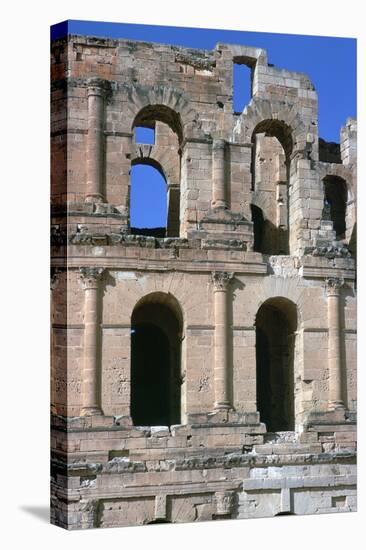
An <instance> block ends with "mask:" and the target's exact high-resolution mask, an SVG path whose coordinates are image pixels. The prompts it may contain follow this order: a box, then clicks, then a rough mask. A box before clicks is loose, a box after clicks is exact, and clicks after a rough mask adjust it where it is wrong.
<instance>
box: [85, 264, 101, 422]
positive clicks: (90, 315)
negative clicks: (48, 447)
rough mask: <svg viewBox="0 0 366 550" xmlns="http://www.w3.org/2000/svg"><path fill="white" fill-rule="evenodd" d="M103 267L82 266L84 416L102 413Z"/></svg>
mask: <svg viewBox="0 0 366 550" xmlns="http://www.w3.org/2000/svg"><path fill="white" fill-rule="evenodd" d="M103 272H104V269H103V268H101V267H82V268H80V273H81V281H82V286H83V289H84V292H85V297H84V327H85V328H84V364H83V377H82V380H83V385H82V410H81V415H82V416H90V415H95V414H102V410H101V406H100V382H99V364H98V337H99V307H98V294H99V280H100V278H101V277H102V274H103Z"/></svg>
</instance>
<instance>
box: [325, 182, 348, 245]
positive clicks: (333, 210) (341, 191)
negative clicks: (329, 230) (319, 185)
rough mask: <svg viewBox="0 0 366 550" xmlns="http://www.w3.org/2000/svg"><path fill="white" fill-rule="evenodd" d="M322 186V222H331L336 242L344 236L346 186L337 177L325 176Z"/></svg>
mask: <svg viewBox="0 0 366 550" xmlns="http://www.w3.org/2000/svg"><path fill="white" fill-rule="evenodd" d="M323 185H324V207H323V213H322V218H323V220H331V221H332V222H333V228H334V231H335V232H336V238H337V239H338V240H341V239H344V238H345V236H346V208H347V184H346V182H345V181H344V179H343V178H341V177H339V176H326V177H325V178H324V179H323Z"/></svg>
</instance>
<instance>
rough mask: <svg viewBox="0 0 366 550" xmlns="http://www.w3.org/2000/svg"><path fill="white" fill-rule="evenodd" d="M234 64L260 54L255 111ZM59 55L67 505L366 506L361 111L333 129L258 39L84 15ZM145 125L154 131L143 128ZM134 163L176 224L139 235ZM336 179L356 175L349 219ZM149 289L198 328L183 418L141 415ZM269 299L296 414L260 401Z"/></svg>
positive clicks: (152, 515)
mask: <svg viewBox="0 0 366 550" xmlns="http://www.w3.org/2000/svg"><path fill="white" fill-rule="evenodd" d="M233 63H243V64H246V65H248V66H249V67H250V68H251V70H252V98H251V100H250V103H249V104H248V105H247V106H246V107H245V109H244V111H243V113H239V114H238V113H234V112H233V106H232V95H233V90H232V74H233ZM51 71H52V121H51V126H52V134H51V151H52V182H51V185H52V269H53V273H52V275H53V277H52V284H51V289H52V290H51V292H52V314H51V316H52V342H51V344H52V366H51V379H52V388H51V412H52V514H53V516H52V521H53V522H54V523H56V524H58V525H61V526H63V527H66V528H71V529H74V528H88V527H108V526H117V525H134V524H144V523H150V522H157V521H171V522H184V521H203V520H208V519H220V518H247V517H265V516H273V515H276V514H279V513H294V514H302V513H303V514H306V513H318V512H319V513H322V512H324V513H328V512H342V511H349V510H355V508H356V500H355V498H356V496H355V495H356V479H355V476H356V466H355V463H356V398H357V394H356V286H355V261H354V258H355V251H356V248H355V235H356V229H355V228H356V202H355V201H356V121H355V120H353V119H348V120H347V122H346V125H345V127H344V128H342V129H341V134H340V136H341V139H340V142H341V143H340V146H339V147H338V146H334V144H327V143H326V142H323V141H320V142H319V136H318V128H317V94H316V91H315V90H314V87H313V85H312V84H311V82H310V81H309V79H308V77H306V75H303V74H301V73H294V72H289V71H286V70H284V69H278V68H275V67H272V66H269V65H268V62H267V54H266V52H265V50H263V49H260V48H252V47H244V46H238V45H228V44H217V45H216V47H215V49H213V50H212V51H201V50H190V49H186V48H180V47H173V46H168V45H159V44H148V43H144V42H130V41H126V40H107V39H97V38H93V37H82V36H69V37H68V38H67V39H62V40H58V41H55V42H54V43H53V44H52V63H51ZM139 126H142V127H148V128H154V129H155V143H154V145H147V144H140V143H138V142H136V137H135V128H136V127H139ZM137 163H143V164H149V165H151V166H153V167H155V168H157V169H158V170H159V171H160V172H161V173H162V174H163V176H164V178H165V180H166V183H167V203H168V219H167V231H166V237H165V238H157V237H154V236H146V235H141V234H140V235H139V234H133V233H135V230H133V231H132V228H131V223H130V187H131V183H130V172H131V168H132V167H133V166H134V165H135V164H137ZM325 178H327V181H328V182H329V181H331V185H333V186H334V187H333V189H338V187H337V186H338V185H340V186H341V185H343V184H344V185H345V186H346V187H345V188H346V190H347V191H346V195H347V198H346V203H345V204H344V211H345V215H344V217H345V227H346V231H345V234H344V235H343V236H342V237H340V236H339V235H338V236H337V235H336V231H335V228H334V220H333V219H332V213H331V211H330V213H329V205H327V204H326V201H325V198H326V197H325V190H324V189H325V188H324V179H325ZM329 178H333V179H331V180H329ZM339 192H340V188H339ZM254 207H256V208H257V214H254V212H255V208H254ZM258 209H260V212H262V214H260V213H259V214H258ZM255 216H257V217H255ZM258 216H259V217H258ZM261 216H262V217H263V221H264V225H261V223H262V222H261ZM259 234H261V239H259V237H258V236H260V235H259ZM258 243H259V244H258ZM264 243H265V244H264ZM141 304H150V305H151V306H154V305H158V306H164V307H167V308H168V310H169V311H170V312H171V315H172V316H173V317H174V318H175V320H176V321H177V326H178V325H179V327H180V328H179V331H177V334H176V335H175V336H176V338H177V342H179V346H178V344H177V348H178V347H180V357H179V362H178V365H179V372H178V379H179V393H180V403H178V404H175V405H177V407H178V409H180V424H179V425H176V426H174V425H170V426H155V425H152V426H150V425H148V426H137V425H136V426H135V425H134V421H133V417H132V416H133V415H132V412H131V411H132V403H131V400H132V397H131V396H132V385H133V383H132V368H131V364H132V351H131V350H132V331H133V330H135V328H134V325H133V315H134V313H135V312H136V311H137V309H138V307H139V306H140V305H141ZM261 307H268V308H272V309H269V310H268V311H274V312H275V313H276V312H277V313H278V312H279V313H280V314H281V315H282V317H279V318H282V319H287V321H288V324H289V327H292V328H291V330H290V329H289V330H290V332H289V334H288V335H286V338H287V337H288V340H289V342H288V344H287V345H286V342H285V338H284V334H285V333H284V332H283V330H282V329H283V327H280V326H275V327H273V328H272V333H273V334H272V339H273V335H277V334H278V338H277V336H276V338H277V340H278V341H280V342H281V346H282V348H281V346H277V348H276V349H277V350H279V351H278V354H279V355H278V357H276V358H275V360H273V358H272V359H271V361H272V364H277V365H279V368H282V370H283V372H289V373H290V374H289V376H288V378H287V381H286V384H287V387H288V388H289V393H290V394H291V396H292V398H293V413H292V412H291V407H292V405H291V406H288V411H289V412H288V414H289V415H290V416H293V418H291V419H290V420H291V422H290V423H292V425H293V427H294V429H293V430H292V431H288V430H282V431H280V432H271V431H270V430H269V426H268V425H266V424H265V422H264V421H263V417H264V416H265V414H264V411H263V410H261V407H260V402H261V396H260V395H258V392H259V389H258V388H259V387H260V384H259V378H260V376H259V372H258V369H259V365H260V364H261V362H260V361H261V360H263V357H262V359H261V360H259V359H258V357H259V355H258V353H259V352H260V351H261V350H260V349H259V348H260V346H259V345H258V344H257V337H258V332H259V331H258V327H257V323H256V321H257V315H258V312H259V310H260V309H261ZM291 312H295V313H294V317H295V318H294V319H291V323H290V322H289V320H290V313H291ZM291 315H292V313H291ZM275 318H276V315H273V316H271V315H268V319H275ZM149 322H151V319H149ZM156 322H157V323H158V319H157V320H156ZM272 322H273V321H272ZM295 326H296V328H293V327H295ZM266 328H267V330H269V331H270V330H271V323H270V322H269V321H268V323H267V326H266ZM174 330H175V329H174ZM171 331H173V327H171ZM280 348H281V349H280ZM268 349H269V348H268ZM170 351H171V350H170ZM281 365H282V366H281ZM273 376H274V375H273V373H272V374H271V377H272V378H273ZM269 383H270V382H269ZM277 386H279V385H278V384H277ZM277 386H276V385H275V384H272V385H271V391H273V389H274V388H275V392H281V391H283V390H282V389H281V387H277ZM278 398H279V399H281V395H280V396H279V397H278ZM271 399H272V400H273V396H272V397H271ZM167 423H168V422H167ZM291 429H292V428H291Z"/></svg>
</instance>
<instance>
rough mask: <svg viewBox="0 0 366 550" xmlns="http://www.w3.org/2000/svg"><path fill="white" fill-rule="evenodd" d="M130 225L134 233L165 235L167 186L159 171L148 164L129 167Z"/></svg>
mask: <svg viewBox="0 0 366 550" xmlns="http://www.w3.org/2000/svg"><path fill="white" fill-rule="evenodd" d="M130 226H131V233H132V234H135V235H151V236H155V237H165V236H166V226H167V186H166V182H165V178H164V177H163V176H162V174H161V172H160V171H159V170H157V169H156V168H154V167H153V166H151V165H149V164H135V165H133V166H132V168H131V191H130Z"/></svg>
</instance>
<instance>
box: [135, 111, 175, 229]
mask: <svg viewBox="0 0 366 550" xmlns="http://www.w3.org/2000/svg"><path fill="white" fill-rule="evenodd" d="M132 130H133V132H134V142H135V147H136V157H135V158H133V159H132V165H133V168H132V170H131V194H130V226H131V232H132V233H140V234H148V235H154V236H156V237H179V231H180V220H179V218H180V166H181V148H180V146H181V142H182V139H183V131H182V125H181V120H180V116H179V115H178V114H177V113H176V112H175V111H173V110H172V109H171V108H170V107H167V106H164V105H148V106H146V107H144V108H143V109H141V111H140V112H139V113H138V114H137V115H136V117H135V120H134V122H133V125H132ZM137 164H146V165H149V166H150V168H147V167H144V168H141V167H140V166H139V167H138V168H139V169H138V170H136V166H134V165H137ZM151 167H152V168H156V169H157V170H158V172H160V174H161V175H162V177H163V178H164V181H165V185H162V180H161V179H160V184H159V183H157V182H158V181H159V178H158V175H157V174H156V173H155V172H154V170H153V169H151ZM137 181H138V184H137V183H136V182H137ZM148 181H150V182H151V181H153V182H155V186H154V187H155V188H154V189H152V186H151V185H150V187H149V189H147V186H148V183H147V182H148ZM140 182H141V183H140ZM137 186H138V187H139V189H137ZM163 188H164V192H163ZM137 205H138V206H139V210H140V213H139V221H138V222H137V223H136V221H135V220H136V208H137ZM155 217H156V219H155ZM152 224H155V225H152ZM163 228H165V230H164V231H163ZM137 229H138V230H139V231H137ZM152 229H154V231H153V230H152ZM141 230H143V231H141ZM147 230H148V231H147Z"/></svg>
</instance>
